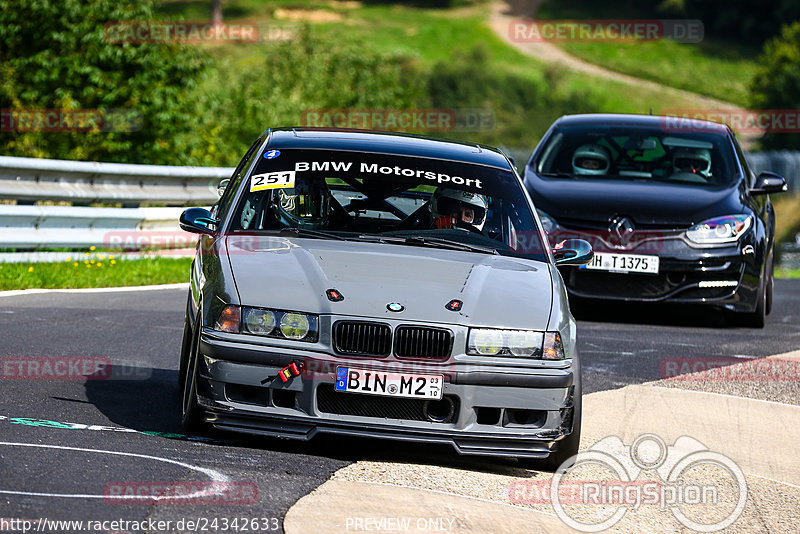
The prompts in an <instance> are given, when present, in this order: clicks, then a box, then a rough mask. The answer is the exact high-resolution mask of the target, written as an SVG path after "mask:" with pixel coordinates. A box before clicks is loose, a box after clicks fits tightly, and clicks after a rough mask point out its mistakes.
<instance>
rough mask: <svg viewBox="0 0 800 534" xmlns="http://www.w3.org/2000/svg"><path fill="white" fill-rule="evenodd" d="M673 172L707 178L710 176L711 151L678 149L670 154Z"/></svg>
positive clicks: (705, 149) (704, 149)
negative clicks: (688, 173) (689, 173)
mask: <svg viewBox="0 0 800 534" xmlns="http://www.w3.org/2000/svg"><path fill="white" fill-rule="evenodd" d="M672 168H673V172H691V173H693V174H699V175H701V176H704V177H706V178H707V177H708V176H709V175H710V174H711V151H710V150H708V149H707V148H679V149H677V150H675V153H674V154H672Z"/></svg>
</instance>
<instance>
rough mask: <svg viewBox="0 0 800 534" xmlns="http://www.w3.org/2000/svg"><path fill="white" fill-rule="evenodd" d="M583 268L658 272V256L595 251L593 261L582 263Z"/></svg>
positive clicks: (622, 271)
mask: <svg viewBox="0 0 800 534" xmlns="http://www.w3.org/2000/svg"><path fill="white" fill-rule="evenodd" d="M581 268H582V269H595V270H600V271H614V272H621V273H647V274H658V256H645V255H642V254H612V253H608V252H595V254H594V258H593V259H592V261H591V262H590V263H588V264H586V265H582V266H581Z"/></svg>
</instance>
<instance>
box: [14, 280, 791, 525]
mask: <svg viewBox="0 0 800 534" xmlns="http://www.w3.org/2000/svg"><path fill="white" fill-rule="evenodd" d="M185 298H186V294H185V290H177V289H170V290H158V291H143V292H104V293H82V292H60V293H39V294H26V295H17V296H3V297H1V298H0V356H3V357H6V356H92V357H106V358H109V359H110V360H111V361H112V362H113V364H114V370H113V373H114V374H113V375H112V377H111V378H110V379H106V380H2V381H0V391H2V396H0V520H1V519H2V518H23V519H34V520H36V519H40V518H47V519H49V520H64V519H74V520H84V521H86V520H114V519H125V520H129V521H141V520H144V519H153V520H172V521H173V526H172V527H171V531H176V528H175V526H174V525H175V522H177V521H179V520H181V519H183V520H187V519H198V518H206V519H208V520H211V519H213V518H230V519H233V518H236V517H239V518H244V517H247V518H264V519H266V520H267V523H266V524H268V525H270V527H272V526H273V525H275V526H277V527H279V528H280V526H281V522H282V519H283V517H284V515H285V514H286V511H287V510H288V509H289V507H290V506H292V505H293V504H294V503H295V502H296V501H297V500H298V499H300V498H301V497H303V496H304V495H306V494H308V493H309V492H310V491H311V490H313V489H314V488H316V487H318V486H319V485H320V484H322V483H323V482H324V481H325V480H327V478H328V477H329V476H330V475H331V473H333V472H334V471H336V470H337V469H340V468H341V467H343V466H345V465H347V464H348V463H350V462H353V461H357V460H360V459H365V458H378V459H389V460H398V459H401V458H409V457H411V458H424V457H426V456H428V455H430V454H434V455H435V456H437V457H438V458H441V459H442V460H443V461H447V462H452V463H453V464H455V465H466V466H470V465H475V466H479V465H480V466H481V467H482V468H485V467H486V465H485V464H486V463H487V461H486V460H481V459H474V458H471V459H459V458H455V457H451V453H450V451H449V450H448V449H446V448H439V449H435V448H434V449H435V450H432V448H430V447H421V446H419V447H418V446H413V445H407V444H402V445H398V444H394V443H391V442H383V441H377V440H352V439H332V438H324V439H320V440H318V441H315V442H312V443H310V444H301V443H296V442H283V441H275V440H252V439H240V438H235V437H228V436H223V437H221V438H220V439H217V440H196V439H187V438H186V437H183V436H181V429H180V425H179V422H178V415H177V414H178V410H179V400H178V396H179V395H178V388H177V383H176V381H177V371H176V368H177V354H178V351H179V347H180V340H181V329H182V320H183V307H184V303H185ZM576 311H577V312H578V317H579V345H580V350H581V354H582V358H583V360H582V361H583V365H584V383H585V391H584V392H585V393H590V392H596V391H603V390H608V389H614V388H618V387H622V386H624V385H629V384H640V383H643V382H648V381H652V380H658V379H660V378H662V376H661V368H662V365H661V362H662V360H664V359H665V358H675V357H707V356H709V357H717V356H734V357H737V358H740V359H744V358H753V357H764V356H768V355H771V354H778V353H782V352H788V351H790V350H793V349H796V348H797V345H798V342H800V340H798V336H800V321H798V315H800V281H778V282H777V284H776V292H775V309H774V310H773V313H772V315H770V316H769V317H768V321H767V326H766V327H765V328H764V329H763V330H753V329H747V328H732V327H727V326H725V325H724V323H723V321H722V317H721V316H720V314H718V313H713V312H708V311H706V310H704V309H686V308H664V307H658V308H654V307H639V306H625V305H609V304H604V305H602V306H600V307H596V308H594V309H591V310H576ZM59 423H60V424H59ZM64 423H69V424H64ZM91 425H94V426H91ZM133 431H135V432H133ZM143 432H154V433H156V435H151V434H146V433H143ZM164 434H166V435H164ZM103 451H105V452H103ZM215 477H216V479H218V480H229V481H234V482H240V483H244V484H247V485H249V486H250V487H256V488H257V491H258V500H257V504H228V503H223V504H219V503H217V504H207V503H203V502H199V503H197V502H196V503H193V504H174V505H170V504H159V505H152V504H115V503H114V502H109V501H108V500H107V499H104V498H103V496H104V494H105V493H106V492H107V491H108V487H113V486H114V485H115V484H136V483H141V482H150V483H152V482H161V483H163V482H177V481H198V482H204V481H207V480H209V479H210V478H211V479H214V478H215ZM272 518H275V519H276V520H274V521H273V520H272ZM52 530H55V529H52ZM61 530H62V531H63V530H64V529H61ZM121 530H124V529H121ZM185 530H186V531H189V530H197V529H185ZM262 531H263V530H262Z"/></svg>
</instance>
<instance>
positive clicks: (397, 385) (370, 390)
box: [335, 367, 443, 400]
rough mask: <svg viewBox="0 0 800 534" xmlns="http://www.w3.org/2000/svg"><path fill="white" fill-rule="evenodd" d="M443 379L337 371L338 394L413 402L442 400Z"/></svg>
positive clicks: (355, 370) (346, 368) (399, 374)
mask: <svg viewBox="0 0 800 534" xmlns="http://www.w3.org/2000/svg"><path fill="white" fill-rule="evenodd" d="M442 386H443V380H442V375H417V374H405V373H382V372H380V371H367V370H364V369H354V368H352V367H337V368H336V385H335V388H336V391H344V392H346V393H362V394H366V395H385V396H387V397H405V398H412V399H437V400H438V399H441V398H442Z"/></svg>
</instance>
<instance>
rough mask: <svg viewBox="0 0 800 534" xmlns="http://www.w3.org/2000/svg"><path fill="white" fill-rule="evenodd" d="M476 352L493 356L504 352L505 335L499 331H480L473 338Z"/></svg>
mask: <svg viewBox="0 0 800 534" xmlns="http://www.w3.org/2000/svg"><path fill="white" fill-rule="evenodd" d="M473 346H474V347H475V352H477V353H478V354H483V355H484V356H493V355H495V354H497V353H499V352H500V351H501V350H503V335H502V334H501V333H500V332H498V331H497V330H478V331H477V332H475V337H474V338H473Z"/></svg>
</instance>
